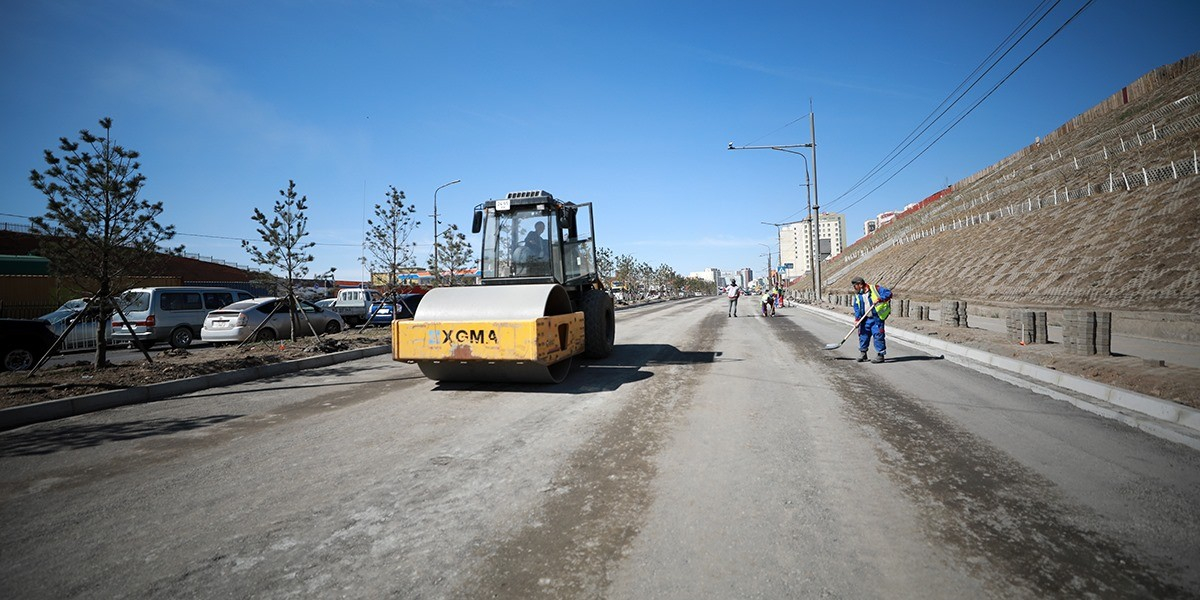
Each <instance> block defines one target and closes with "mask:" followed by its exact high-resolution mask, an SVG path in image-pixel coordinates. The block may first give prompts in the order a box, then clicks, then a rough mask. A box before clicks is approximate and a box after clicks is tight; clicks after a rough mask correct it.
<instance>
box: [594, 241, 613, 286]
mask: <svg viewBox="0 0 1200 600" xmlns="http://www.w3.org/2000/svg"><path fill="white" fill-rule="evenodd" d="M615 270H616V259H615V258H614V256H613V251H612V248H605V247H603V246H601V247H600V248H599V249H598V250H596V272H597V273H598V274H599V276H600V281H603V282H604V287H609V286H611V285H612V282H613V273H614V271H615Z"/></svg>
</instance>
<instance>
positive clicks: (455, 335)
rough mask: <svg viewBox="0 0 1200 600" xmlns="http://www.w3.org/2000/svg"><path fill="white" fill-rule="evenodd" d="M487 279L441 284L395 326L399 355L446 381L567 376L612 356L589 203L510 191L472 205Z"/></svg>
mask: <svg viewBox="0 0 1200 600" xmlns="http://www.w3.org/2000/svg"><path fill="white" fill-rule="evenodd" d="M471 231H472V233H476V234H480V233H482V236H483V239H482V251H481V260H480V262H481V264H480V285H478V286H468V287H439V288H435V289H433V290H431V291H430V292H429V293H428V294H426V295H425V299H424V300H422V302H421V305H420V306H419V307H418V308H417V311H416V314H415V316H414V318H413V320H412V321H396V322H393V324H392V349H393V352H392V357H393V358H394V359H395V360H399V361H412V362H416V363H417V364H418V365H419V366H420V368H421V372H422V373H424V374H425V376H427V377H429V378H431V379H437V380H440V381H516V382H547V383H558V382H560V381H562V380H563V379H564V378H565V377H566V375H567V372H568V371H569V370H570V368H571V359H572V357H574V356H576V355H578V354H583V355H584V356H586V357H588V358H604V357H606V356H608V355H609V354H611V353H612V348H613V338H614V333H615V316H614V313H613V300H612V296H611V295H609V293H608V292H607V291H606V290H605V289H604V285H603V283H602V281H601V278H600V276H599V273H598V272H597V269H596V240H595V235H594V221H593V218H592V205H591V203H584V204H574V203H570V202H562V201H560V200H556V199H555V198H554V197H553V196H551V195H550V194H549V193H547V192H544V191H540V190H539V191H529V192H512V193H510V194H508V195H507V196H506V197H505V198H504V199H501V200H489V201H488V202H485V203H483V204H481V205H479V206H477V207H476V208H475V215H474V219H473V221H472V225H471Z"/></svg>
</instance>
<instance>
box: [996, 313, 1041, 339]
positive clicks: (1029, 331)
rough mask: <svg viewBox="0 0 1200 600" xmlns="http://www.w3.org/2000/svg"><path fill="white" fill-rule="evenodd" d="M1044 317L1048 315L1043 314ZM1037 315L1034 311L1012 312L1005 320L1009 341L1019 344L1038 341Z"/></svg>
mask: <svg viewBox="0 0 1200 600" xmlns="http://www.w3.org/2000/svg"><path fill="white" fill-rule="evenodd" d="M1042 314H1043V315H1044V314H1046V313H1042ZM1036 321H1037V315H1036V313H1034V312H1033V311H1032V310H1022V309H1016V310H1010V311H1008V317H1007V318H1006V319H1004V325H1005V328H1006V329H1007V330H1008V339H1010V340H1012V341H1014V342H1017V343H1019V344H1032V343H1034V341H1035V340H1036V339H1037V322H1036Z"/></svg>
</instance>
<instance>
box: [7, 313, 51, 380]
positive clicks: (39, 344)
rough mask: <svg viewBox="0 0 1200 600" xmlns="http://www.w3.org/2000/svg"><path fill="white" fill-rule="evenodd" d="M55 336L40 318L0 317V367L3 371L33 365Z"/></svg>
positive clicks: (27, 367)
mask: <svg viewBox="0 0 1200 600" xmlns="http://www.w3.org/2000/svg"><path fill="white" fill-rule="evenodd" d="M57 338H58V336H56V335H54V332H52V331H50V324H49V323H47V322H46V321H43V320H41V319H0V367H2V368H3V369H4V370H5V371H24V370H26V369H29V368H31V367H33V364H34V363H35V362H37V361H38V359H40V358H41V357H42V355H44V354H46V350H49V349H50V347H51V346H53V345H54V340H55V339H57Z"/></svg>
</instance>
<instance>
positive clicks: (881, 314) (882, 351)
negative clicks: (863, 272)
mask: <svg viewBox="0 0 1200 600" xmlns="http://www.w3.org/2000/svg"><path fill="white" fill-rule="evenodd" d="M850 283H851V284H852V285H854V292H855V293H854V302H853V304H854V319H855V320H858V319H862V317H863V315H864V314H865V315H867V318H865V319H863V320H862V323H861V324H860V325H859V326H858V351H859V352H861V353H862V355H861V356H859V357H858V362H867V344H868V343H869V342H870V341H871V338H872V337H873V338H875V352H876V353H877V354H876V356H875V358H873V359H872V360H871V362H873V363H881V362H883V361H884V355H886V354H887V339H886V338H885V335H886V332H885V331H884V328H883V322H884V321H886V320H887V318H888V315H889V314H891V313H892V304H891V300H892V292H891V290H889V289H887V288H885V287H883V286H881V285H872V284H869V283H867V282H866V281H864V280H863V278H862V277H855V278H854V279H851V280H850Z"/></svg>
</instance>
